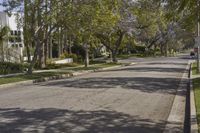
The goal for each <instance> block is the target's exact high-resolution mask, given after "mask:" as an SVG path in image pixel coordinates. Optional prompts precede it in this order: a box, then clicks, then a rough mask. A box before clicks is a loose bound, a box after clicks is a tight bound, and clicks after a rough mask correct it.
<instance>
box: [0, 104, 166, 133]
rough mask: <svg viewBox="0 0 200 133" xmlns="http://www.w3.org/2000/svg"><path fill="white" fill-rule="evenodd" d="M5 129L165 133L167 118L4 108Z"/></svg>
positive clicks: (13, 132)
mask: <svg viewBox="0 0 200 133" xmlns="http://www.w3.org/2000/svg"><path fill="white" fill-rule="evenodd" d="M0 120H1V121H0V132H1V133H24V132H31V133H38V132H42V133H161V132H162V131H163V130H164V128H165V124H166V122H165V121H152V120H150V119H141V118H139V117H137V116H130V115H127V114H123V113H119V112H115V111H103V110H100V111H72V110H64V109H55V108H46V109H35V110H23V109H17V108H10V109H0Z"/></svg>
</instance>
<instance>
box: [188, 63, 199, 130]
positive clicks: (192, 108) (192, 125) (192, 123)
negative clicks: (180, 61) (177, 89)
mask: <svg viewBox="0 0 200 133" xmlns="http://www.w3.org/2000/svg"><path fill="white" fill-rule="evenodd" d="M191 68H192V64H191V65H190V76H189V78H190V133H198V124H197V114H196V106H195V97H194V88H193V82H192V79H193V76H192V69H191Z"/></svg>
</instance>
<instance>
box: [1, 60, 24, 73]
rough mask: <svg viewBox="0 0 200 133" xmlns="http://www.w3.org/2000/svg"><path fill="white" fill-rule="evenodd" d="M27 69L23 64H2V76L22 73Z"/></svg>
mask: <svg viewBox="0 0 200 133" xmlns="http://www.w3.org/2000/svg"><path fill="white" fill-rule="evenodd" d="M24 69H25V66H24V65H23V64H19V63H11V62H0V74H12V73H21V72H23V71H24Z"/></svg>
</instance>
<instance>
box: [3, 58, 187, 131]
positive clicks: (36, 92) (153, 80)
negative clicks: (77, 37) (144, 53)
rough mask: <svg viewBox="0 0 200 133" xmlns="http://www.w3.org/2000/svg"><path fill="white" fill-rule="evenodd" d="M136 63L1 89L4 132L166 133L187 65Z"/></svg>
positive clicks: (155, 60) (153, 61) (176, 62)
mask: <svg viewBox="0 0 200 133" xmlns="http://www.w3.org/2000/svg"><path fill="white" fill-rule="evenodd" d="M137 60H139V61H138V62H139V64H137V65H133V66H127V67H122V68H120V69H116V70H110V71H104V72H98V73H91V74H87V75H82V76H78V77H74V78H70V79H64V80H58V81H52V82H46V83H39V84H35V85H17V86H13V87H8V88H1V89H0V132H1V133H22V132H23V133H24V132H25V133H26V132H27V133H29V132H30V133H162V132H163V131H164V129H165V125H166V123H167V119H168V116H169V113H170V111H171V107H172V104H173V100H174V97H175V94H176V90H177V88H178V86H179V83H180V80H181V77H182V75H183V73H184V71H185V68H186V66H187V62H188V60H187V59H184V58H181V57H179V58H175V57H174V58H164V57H163V58H148V59H137ZM126 61H127V62H134V61H135V59H134V58H133V59H129V60H126ZM183 97H184V95H183Z"/></svg>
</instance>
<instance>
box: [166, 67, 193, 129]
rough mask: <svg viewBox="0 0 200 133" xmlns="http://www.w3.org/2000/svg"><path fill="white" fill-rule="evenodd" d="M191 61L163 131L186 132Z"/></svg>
mask: <svg viewBox="0 0 200 133" xmlns="http://www.w3.org/2000/svg"><path fill="white" fill-rule="evenodd" d="M188 70H189V63H188V65H187V67H186V69H185V72H184V73H183V75H182V78H181V81H180V84H179V87H178V88H177V92H176V95H175V98H174V101H173V105H172V108H171V111H170V114H169V116H168V119H167V124H166V126H165V130H164V132H163V133H184V119H185V106H186V94H187V85H188Z"/></svg>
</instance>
